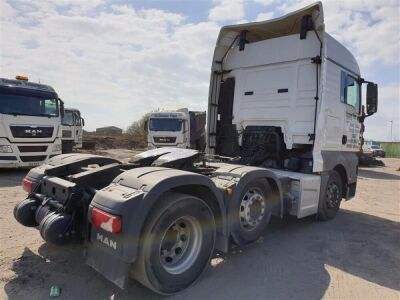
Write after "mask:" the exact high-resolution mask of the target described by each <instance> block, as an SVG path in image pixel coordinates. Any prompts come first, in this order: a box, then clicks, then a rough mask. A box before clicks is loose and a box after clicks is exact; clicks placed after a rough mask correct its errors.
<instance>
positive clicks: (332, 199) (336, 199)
mask: <svg viewBox="0 0 400 300" xmlns="http://www.w3.org/2000/svg"><path fill="white" fill-rule="evenodd" d="M326 198H327V201H326V202H327V205H328V208H336V207H338V206H339V203H340V199H341V197H340V189H339V186H338V184H337V183H336V182H332V183H330V184H329V185H328V187H327V189H326Z"/></svg>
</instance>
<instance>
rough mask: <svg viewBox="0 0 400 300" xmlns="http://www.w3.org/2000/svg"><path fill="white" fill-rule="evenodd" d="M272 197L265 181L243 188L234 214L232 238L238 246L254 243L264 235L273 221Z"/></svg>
mask: <svg viewBox="0 0 400 300" xmlns="http://www.w3.org/2000/svg"><path fill="white" fill-rule="evenodd" d="M271 195H272V190H271V187H270V185H269V183H268V181H267V180H265V179H257V180H254V181H252V182H250V183H248V184H247V185H246V186H245V187H244V188H243V192H242V193H241V195H240V197H239V199H238V201H237V203H233V205H234V211H233V212H232V215H233V216H234V217H233V220H232V226H233V228H232V236H233V238H234V240H235V242H236V243H237V244H239V245H246V244H249V243H252V242H254V241H256V240H257V239H258V238H259V237H260V236H261V235H262V233H263V232H264V230H265V228H266V227H267V225H268V223H269V221H270V219H271V203H270V201H269V197H270V196H271Z"/></svg>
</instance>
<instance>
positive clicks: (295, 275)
mask: <svg viewBox="0 0 400 300" xmlns="http://www.w3.org/2000/svg"><path fill="white" fill-rule="evenodd" d="M131 153H132V152H130V151H122V152H121V151H118V150H112V152H110V153H109V155H112V156H117V157H119V158H125V157H126V156H129V155H131ZM384 162H385V164H386V167H382V168H363V169H360V171H359V181H358V187H357V195H356V197H355V198H354V199H352V200H351V201H348V202H345V203H342V209H341V211H340V212H339V214H338V216H337V217H336V219H334V220H332V221H330V222H316V221H315V219H314V218H313V217H309V218H305V219H302V220H296V219H294V218H287V219H284V220H278V219H276V220H272V222H271V224H270V227H269V228H268V230H267V231H266V232H265V234H264V236H263V237H262V238H261V239H260V240H259V241H257V242H256V243H255V244H253V245H251V246H249V247H247V248H245V249H238V248H233V249H232V250H231V251H230V253H228V254H226V255H216V256H215V258H214V259H213V260H212V263H211V266H210V268H209V269H208V271H207V272H205V275H204V276H203V277H202V278H201V280H200V281H199V282H198V283H197V284H196V285H195V286H193V287H191V288H189V289H187V290H185V291H184V292H182V293H180V294H178V295H176V296H173V297H170V299H188V298H190V299H266V298H269V299H320V298H326V299H400V207H399V199H400V180H399V179H400V172H399V171H397V170H398V169H399V167H400V160H399V159H384ZM25 173H26V171H15V170H11V171H10V170H0V212H1V213H0V238H1V242H0V286H1V289H0V298H1V299H7V298H8V299H47V298H49V291H50V287H51V286H53V285H56V286H59V287H61V288H62V292H61V296H60V297H59V299H155V298H157V299H158V298H159V297H158V296H157V295H155V294H154V293H152V292H150V291H148V290H147V289H145V288H143V287H141V286H140V285H139V284H137V283H136V282H134V281H131V282H130V283H131V284H130V286H129V287H128V288H127V290H120V289H118V288H117V287H116V286H114V285H113V284H112V283H110V282H108V281H107V280H105V279H104V278H103V277H102V276H101V275H99V274H97V273H96V272H95V271H93V270H92V269H91V268H90V267H88V266H86V265H85V264H84V258H83V255H82V254H83V253H82V252H83V250H82V248H81V247H78V246H73V247H62V248H58V247H54V246H51V245H48V244H45V243H44V242H43V241H42V239H41V238H40V234H39V232H38V231H37V230H36V229H32V228H26V227H23V226H21V225H19V224H17V222H16V221H15V220H14V218H13V215H12V210H13V207H14V205H15V204H16V203H17V202H18V201H20V200H21V199H23V198H24V197H25V195H26V194H25V193H24V192H23V191H22V190H21V188H20V182H21V179H22V178H23V176H24V174H25Z"/></svg>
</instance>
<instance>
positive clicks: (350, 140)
mask: <svg viewBox="0 0 400 300" xmlns="http://www.w3.org/2000/svg"><path fill="white" fill-rule="evenodd" d="M340 101H341V102H342V103H344V104H345V108H344V110H345V111H344V114H345V115H344V124H343V129H344V130H343V136H342V150H343V151H358V150H359V145H360V122H359V115H360V110H361V86H360V84H359V82H358V80H357V78H356V77H354V76H353V75H351V74H349V73H347V72H345V71H341V94H340Z"/></svg>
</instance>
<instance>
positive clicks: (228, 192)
mask: <svg viewBox="0 0 400 300" xmlns="http://www.w3.org/2000/svg"><path fill="white" fill-rule="evenodd" d="M226 194H227V195H228V196H232V194H233V189H232V188H231V187H228V188H227V189H226Z"/></svg>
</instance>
